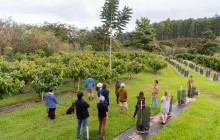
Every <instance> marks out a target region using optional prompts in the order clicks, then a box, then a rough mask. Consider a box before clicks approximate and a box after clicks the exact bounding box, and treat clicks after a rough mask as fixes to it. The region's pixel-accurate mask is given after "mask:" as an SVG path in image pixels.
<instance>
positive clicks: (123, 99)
mask: <svg viewBox="0 0 220 140" xmlns="http://www.w3.org/2000/svg"><path fill="white" fill-rule="evenodd" d="M124 88H125V84H124V83H122V84H121V87H120V89H118V93H117V95H118V96H119V102H120V107H121V113H122V114H124V112H123V106H124V107H125V108H126V112H127V114H128V104H127V90H125V89H124Z"/></svg>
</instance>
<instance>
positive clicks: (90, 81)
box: [85, 75, 95, 100]
mask: <svg viewBox="0 0 220 140" xmlns="http://www.w3.org/2000/svg"><path fill="white" fill-rule="evenodd" d="M87 78H88V79H86V81H85V87H86V89H87V93H88V96H89V100H90V93H91V94H92V100H93V88H94V86H95V83H94V80H93V79H92V78H91V76H90V75H88V76H87Z"/></svg>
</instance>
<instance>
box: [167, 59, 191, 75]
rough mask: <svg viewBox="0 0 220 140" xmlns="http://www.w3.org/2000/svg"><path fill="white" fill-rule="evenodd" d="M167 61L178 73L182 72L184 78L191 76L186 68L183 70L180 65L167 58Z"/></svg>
mask: <svg viewBox="0 0 220 140" xmlns="http://www.w3.org/2000/svg"><path fill="white" fill-rule="evenodd" d="M165 60H166V61H167V62H168V63H170V64H171V65H172V66H174V67H175V68H176V69H177V70H178V72H180V73H181V74H182V75H183V76H184V77H188V76H189V71H187V70H185V69H184V68H182V67H181V66H180V65H179V64H177V63H175V62H174V61H172V60H171V59H169V58H165ZM180 61H181V60H180ZM178 62H179V61H178Z"/></svg>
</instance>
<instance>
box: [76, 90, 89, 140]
mask: <svg viewBox="0 0 220 140" xmlns="http://www.w3.org/2000/svg"><path fill="white" fill-rule="evenodd" d="M77 97H78V100H76V101H75V106H76V115H77V120H78V126H77V138H80V128H81V124H83V130H82V135H83V137H84V136H86V127H87V118H88V117H89V112H88V108H89V104H88V103H87V102H85V101H84V100H83V92H81V91H79V92H78V93H77Z"/></svg>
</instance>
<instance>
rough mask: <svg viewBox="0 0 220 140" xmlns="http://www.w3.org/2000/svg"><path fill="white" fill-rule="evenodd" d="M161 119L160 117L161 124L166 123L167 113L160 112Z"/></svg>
mask: <svg viewBox="0 0 220 140" xmlns="http://www.w3.org/2000/svg"><path fill="white" fill-rule="evenodd" d="M161 117H162V119H163V123H166V120H167V113H162V112H161Z"/></svg>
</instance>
